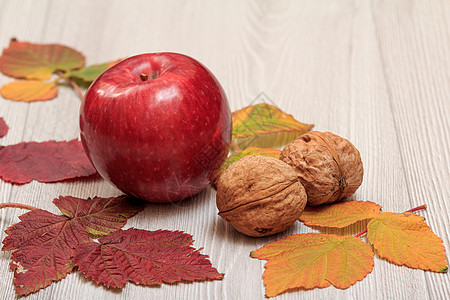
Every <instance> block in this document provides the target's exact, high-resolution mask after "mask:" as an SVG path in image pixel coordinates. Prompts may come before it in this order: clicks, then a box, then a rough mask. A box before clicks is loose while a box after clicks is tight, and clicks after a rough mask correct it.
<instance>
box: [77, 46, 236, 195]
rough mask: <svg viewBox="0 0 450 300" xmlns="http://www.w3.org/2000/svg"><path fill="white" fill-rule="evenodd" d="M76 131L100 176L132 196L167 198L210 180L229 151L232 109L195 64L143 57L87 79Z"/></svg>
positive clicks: (179, 58)
mask: <svg viewBox="0 0 450 300" xmlns="http://www.w3.org/2000/svg"><path fill="white" fill-rule="evenodd" d="M80 129H81V140H82V142H83V145H84V149H85V151H86V153H87V155H88V157H89V158H90V160H91V161H92V164H93V165H94V166H95V168H96V169H97V171H98V172H99V174H100V175H101V176H102V177H103V178H104V179H106V180H108V181H109V182H111V183H112V184H114V185H115V186H116V187H117V188H118V189H120V190H121V191H123V192H124V193H127V194H130V195H133V196H135V197H138V198H141V199H144V200H147V201H150V202H171V201H178V200H181V199H184V198H187V197H190V196H192V195H194V194H196V193H198V192H200V191H201V190H202V189H204V188H205V187H206V186H208V184H209V183H210V182H211V181H212V180H213V178H214V176H215V175H216V172H217V170H218V168H219V167H220V165H221V164H222V162H223V161H224V160H225V158H226V156H227V153H228V150H229V145H230V141H231V113H230V108H229V106H228V101H227V98H226V96H225V93H224V91H223V89H222V87H221V86H220V84H219V82H218V81H217V79H216V78H215V77H214V75H213V74H212V73H211V72H210V71H209V70H208V69H207V68H206V67H204V66H203V65H202V64H201V63H199V62H198V61H196V60H194V59H193V58H190V57H188V56H185V55H182V54H177V53H152V54H142V55H137V56H133V57H130V58H128V59H125V60H124V61H122V62H120V63H118V64H116V65H115V66H113V67H111V68H109V69H108V70H106V71H105V72H104V73H103V74H101V75H100V76H99V77H98V78H97V79H96V80H95V81H94V82H93V83H92V85H91V86H90V88H89V90H88V91H87V92H86V95H85V98H84V101H83V103H82V105H81V111H80Z"/></svg>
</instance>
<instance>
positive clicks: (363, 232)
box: [355, 204, 427, 238]
mask: <svg viewBox="0 0 450 300" xmlns="http://www.w3.org/2000/svg"><path fill="white" fill-rule="evenodd" d="M422 209H427V205H426V204H423V205H421V206H417V207H414V208H411V209H409V210H407V211H405V213H407V212H415V211H418V210H422ZM366 232H367V228H366V229H364V230H363V231H361V232H360V233H358V234H357V235H355V237H357V238H358V237H360V236H362V235H363V234H365V233H366Z"/></svg>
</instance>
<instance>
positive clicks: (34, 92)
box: [0, 80, 58, 102]
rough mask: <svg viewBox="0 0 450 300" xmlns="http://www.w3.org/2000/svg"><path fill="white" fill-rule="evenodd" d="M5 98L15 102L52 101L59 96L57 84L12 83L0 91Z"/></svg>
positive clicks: (30, 81)
mask: <svg viewBox="0 0 450 300" xmlns="http://www.w3.org/2000/svg"><path fill="white" fill-rule="evenodd" d="M0 94H1V95H2V97H3V98H5V99H9V100H14V101H26V102H31V101H39V100H50V99H53V98H55V97H56V95H58V89H57V88H56V83H55V82H44V81H39V80H22V81H12V82H10V83H7V84H5V85H4V86H2V88H1V89H0Z"/></svg>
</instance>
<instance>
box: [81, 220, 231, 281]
mask: <svg viewBox="0 0 450 300" xmlns="http://www.w3.org/2000/svg"><path fill="white" fill-rule="evenodd" d="M99 242H100V243H97V242H89V243H82V244H79V245H78V246H77V247H76V248H75V255H74V258H73V261H74V264H75V265H76V266H78V269H79V270H80V271H81V272H82V273H83V274H84V275H85V276H86V277H89V278H92V279H93V280H95V281H96V282H97V283H102V284H104V285H106V286H108V287H123V286H124V285H125V283H127V281H132V282H134V283H137V284H145V285H154V284H161V283H163V282H164V283H171V282H177V281H181V280H185V281H194V280H206V279H222V277H223V274H220V273H219V272H217V270H216V269H215V268H213V267H212V266H211V263H210V262H209V260H208V259H207V258H208V257H207V256H206V255H202V254H200V253H199V251H194V248H192V247H190V246H189V245H190V244H191V243H192V242H193V240H192V236H191V235H189V234H186V233H183V232H180V231H167V230H158V231H147V230H141V229H136V228H131V229H128V230H117V231H115V232H113V233H111V234H109V235H107V236H104V237H102V238H100V239H99Z"/></svg>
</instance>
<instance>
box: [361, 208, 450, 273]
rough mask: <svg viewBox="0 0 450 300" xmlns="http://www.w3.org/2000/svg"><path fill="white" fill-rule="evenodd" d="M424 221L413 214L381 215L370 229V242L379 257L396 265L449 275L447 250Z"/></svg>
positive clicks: (368, 230) (368, 229)
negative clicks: (447, 272)
mask: <svg viewBox="0 0 450 300" xmlns="http://www.w3.org/2000/svg"><path fill="white" fill-rule="evenodd" d="M424 220H425V218H424V217H422V216H417V215H414V214H412V213H403V214H399V213H391V212H385V213H381V214H379V215H378V217H377V218H375V219H372V220H371V221H370V222H369V224H368V225H367V239H368V241H369V242H370V243H371V244H372V245H373V247H374V248H375V250H376V251H377V253H378V255H379V256H381V257H383V258H385V259H387V260H388V261H390V262H392V263H394V264H397V265H400V266H401V265H405V266H407V267H410V268H413V269H422V270H426V271H433V272H446V271H447V269H448V267H447V261H446V256H445V247H444V246H443V245H442V240H441V239H440V238H439V237H438V236H436V235H435V234H434V233H433V232H432V231H431V229H430V227H428V225H427V224H426V223H425V222H424Z"/></svg>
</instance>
